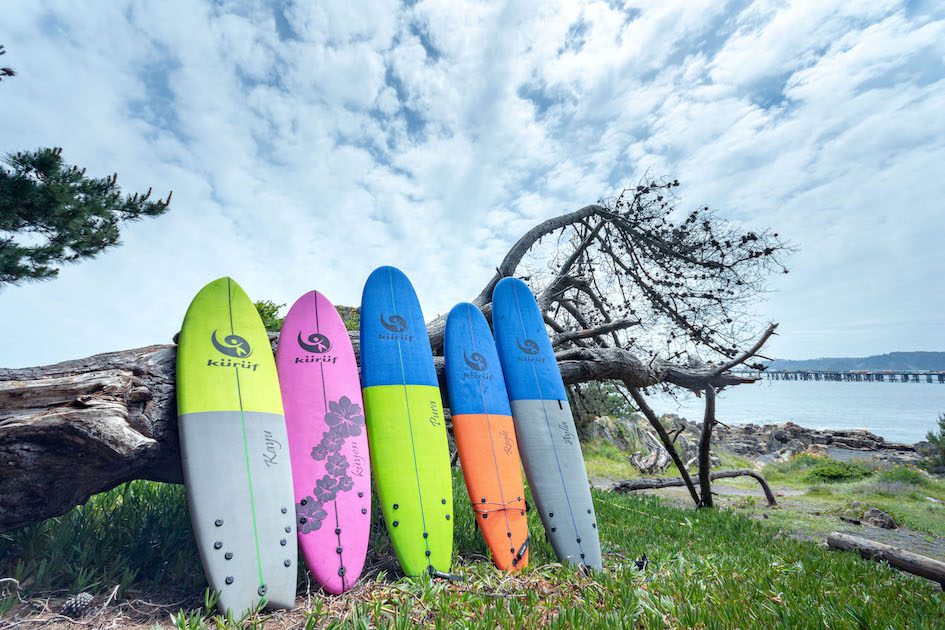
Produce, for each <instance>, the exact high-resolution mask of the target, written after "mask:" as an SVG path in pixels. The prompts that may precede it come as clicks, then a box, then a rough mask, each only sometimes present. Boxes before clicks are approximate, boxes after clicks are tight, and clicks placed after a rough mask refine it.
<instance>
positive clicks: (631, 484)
mask: <svg viewBox="0 0 945 630" xmlns="http://www.w3.org/2000/svg"><path fill="white" fill-rule="evenodd" d="M732 477H751V478H752V479H754V480H755V481H757V482H758V485H760V486H761V490H762V492H764V494H765V500H766V501H767V502H768V506H769V507H775V506H777V505H778V502H777V500H776V499H775V498H774V493H773V492H771V486H769V485H768V482H767V481H765V478H764V477H762V476H761V475H759V474H758V473H757V472H755V471H754V470H748V469H743V470H723V471H719V472H714V473H709V479H711V480H712V481H715V480H716V479H730V478H732ZM692 481H693V483H695V484H697V485H698V484H699V481H700V480H699V475H696V476H695V477H693V479H692ZM685 485H686V482H685V481H684V480H683V479H682V478H681V477H669V478H666V477H652V478H648V479H647V478H645V479H627V480H626V481H621V482H619V483H617V485H615V486H614V487H613V491H614V492H634V491H636V490H657V489H659V488H675V487H682V486H685Z"/></svg>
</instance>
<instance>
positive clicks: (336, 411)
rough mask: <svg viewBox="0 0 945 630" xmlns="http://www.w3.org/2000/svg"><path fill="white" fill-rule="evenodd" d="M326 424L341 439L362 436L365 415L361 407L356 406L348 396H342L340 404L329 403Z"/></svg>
mask: <svg viewBox="0 0 945 630" xmlns="http://www.w3.org/2000/svg"><path fill="white" fill-rule="evenodd" d="M325 423H326V424H328V426H330V427H331V429H332V433H333V434H334V435H337V436H340V437H348V436H352V435H361V427H363V426H364V413H363V412H362V411H361V405H356V404H354V403H353V402H351V399H350V398H348V397H347V396H342V397H341V399H340V400H339V401H338V402H334V401H331V402H329V403H328V413H327V414H325Z"/></svg>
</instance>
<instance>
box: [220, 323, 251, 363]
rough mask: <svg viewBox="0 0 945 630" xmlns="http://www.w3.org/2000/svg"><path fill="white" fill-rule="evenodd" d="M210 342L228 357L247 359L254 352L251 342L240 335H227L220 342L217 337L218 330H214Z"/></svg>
mask: <svg viewBox="0 0 945 630" xmlns="http://www.w3.org/2000/svg"><path fill="white" fill-rule="evenodd" d="M210 342H211V343H212V344H213V347H214V348H216V349H217V350H218V351H219V352H220V353H221V354H225V355H226V356H228V357H235V358H237V359H245V358H246V357H248V356H249V355H251V354H252V353H253V349H252V348H251V347H250V345H249V342H248V341H246V340H245V339H243V338H242V337H240V336H239V335H227V336H226V337H224V338H223V342H222V343H220V341H219V340H218V339H217V331H215V330H214V331H213V333H212V334H211V335H210Z"/></svg>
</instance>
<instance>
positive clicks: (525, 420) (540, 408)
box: [512, 400, 601, 569]
mask: <svg viewBox="0 0 945 630" xmlns="http://www.w3.org/2000/svg"><path fill="white" fill-rule="evenodd" d="M512 417H513V419H514V420H515V433H516V437H517V438H518V448H519V452H520V453H521V455H522V464H523V465H524V467H525V476H526V477H527V478H528V485H529V487H530V488H531V491H532V496H533V497H534V499H535V503H536V507H537V508H538V510H539V512H540V514H541V522H542V523H543V524H544V526H545V532H546V533H547V534H548V539H549V540H550V541H551V546H552V547H553V548H554V550H555V554H556V555H557V556H558V559H559V560H561V561H562V562H567V563H570V564H576V565H586V566H588V567H591V568H593V569H600V568H601V555H600V539H599V537H598V534H597V517H596V515H595V513H594V503H593V501H592V500H591V490H590V484H588V482H587V469H586V468H585V467H584V456H583V454H582V453H581V444H580V442H578V437H577V431H576V430H575V428H574V418H572V416H571V408H570V407H569V406H568V403H567V401H557V400H513V401H512Z"/></svg>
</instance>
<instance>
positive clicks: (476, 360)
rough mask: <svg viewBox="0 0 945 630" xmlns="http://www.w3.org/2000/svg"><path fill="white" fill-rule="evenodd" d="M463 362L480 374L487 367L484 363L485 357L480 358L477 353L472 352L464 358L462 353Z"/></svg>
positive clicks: (464, 355)
mask: <svg viewBox="0 0 945 630" xmlns="http://www.w3.org/2000/svg"><path fill="white" fill-rule="evenodd" d="M463 361H465V362H466V365H468V366H469V367H471V368H472V369H474V370H478V371H480V372H483V371H485V369H486V368H487V367H489V362H488V361H486V357H484V356H482V354H480V353H479V352H473V353H472V355H470V356H466V353H465V352H463Z"/></svg>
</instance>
